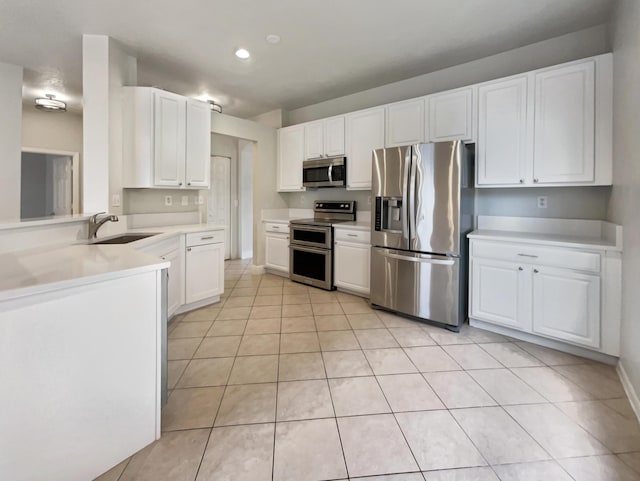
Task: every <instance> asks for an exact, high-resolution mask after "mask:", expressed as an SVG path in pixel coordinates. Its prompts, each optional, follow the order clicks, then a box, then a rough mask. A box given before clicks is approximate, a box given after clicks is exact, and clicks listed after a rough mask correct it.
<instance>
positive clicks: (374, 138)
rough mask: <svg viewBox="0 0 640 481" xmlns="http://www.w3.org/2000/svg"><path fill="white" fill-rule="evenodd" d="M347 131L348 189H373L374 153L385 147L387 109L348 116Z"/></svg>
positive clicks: (369, 110)
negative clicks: (372, 169)
mask: <svg viewBox="0 0 640 481" xmlns="http://www.w3.org/2000/svg"><path fill="white" fill-rule="evenodd" d="M346 117H347V130H346V134H347V135H346V146H347V149H346V150H347V152H346V153H347V189H351V190H369V189H371V168H372V159H373V151H374V150H375V149H381V148H383V147H384V140H385V138H384V127H385V122H384V119H385V109H384V107H378V108H373V109H367V110H361V111H358V112H354V113H351V114H348V115H347V116H346Z"/></svg>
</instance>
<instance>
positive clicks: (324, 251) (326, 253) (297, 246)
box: [289, 244, 331, 255]
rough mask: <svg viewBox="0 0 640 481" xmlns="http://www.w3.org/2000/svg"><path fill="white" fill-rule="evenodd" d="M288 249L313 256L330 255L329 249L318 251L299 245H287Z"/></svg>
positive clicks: (314, 248)
mask: <svg viewBox="0 0 640 481" xmlns="http://www.w3.org/2000/svg"><path fill="white" fill-rule="evenodd" d="M289 247H290V248H291V249H295V250H299V251H303V252H311V253H313V254H322V255H328V254H330V253H331V251H330V250H329V249H318V248H316V247H307V246H301V245H299V244H289Z"/></svg>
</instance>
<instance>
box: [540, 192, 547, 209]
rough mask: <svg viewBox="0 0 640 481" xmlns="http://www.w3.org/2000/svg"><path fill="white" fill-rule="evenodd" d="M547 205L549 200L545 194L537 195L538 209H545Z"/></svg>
mask: <svg viewBox="0 0 640 481" xmlns="http://www.w3.org/2000/svg"><path fill="white" fill-rule="evenodd" d="M548 205H549V200H548V199H547V196H546V195H541V196H540V197H538V209H546V208H547V207H548Z"/></svg>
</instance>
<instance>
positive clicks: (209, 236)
mask: <svg viewBox="0 0 640 481" xmlns="http://www.w3.org/2000/svg"><path fill="white" fill-rule="evenodd" d="M209 239H213V236H212V235H208V236H207V237H201V238H200V240H209Z"/></svg>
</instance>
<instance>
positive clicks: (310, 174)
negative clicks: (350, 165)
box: [302, 157, 347, 187]
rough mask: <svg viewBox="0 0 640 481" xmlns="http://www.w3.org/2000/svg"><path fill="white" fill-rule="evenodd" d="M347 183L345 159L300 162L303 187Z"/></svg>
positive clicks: (341, 185)
mask: <svg viewBox="0 0 640 481" xmlns="http://www.w3.org/2000/svg"><path fill="white" fill-rule="evenodd" d="M346 184H347V159H346V158H345V157H334V158H330V159H318V160H305V161H304V162H303V163H302V185H304V186H305V187H344V186H345V185H346Z"/></svg>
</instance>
